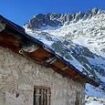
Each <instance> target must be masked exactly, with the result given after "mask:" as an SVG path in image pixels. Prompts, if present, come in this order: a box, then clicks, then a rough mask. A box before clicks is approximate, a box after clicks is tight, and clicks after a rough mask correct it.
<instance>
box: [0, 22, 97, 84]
mask: <svg viewBox="0 0 105 105" xmlns="http://www.w3.org/2000/svg"><path fill="white" fill-rule="evenodd" d="M3 23H5V21H3ZM30 42H31V43H33V44H34V45H37V47H38V48H37V49H36V50H35V51H33V52H26V51H24V50H23V46H24V45H27V44H28V43H30ZM0 46H2V47H4V48H8V49H10V50H12V51H13V52H15V53H17V54H19V55H21V56H26V57H30V58H31V59H33V60H34V61H35V62H36V63H38V64H40V65H43V66H45V67H47V68H52V69H53V70H54V71H55V72H57V73H60V74H61V75H62V76H63V77H68V78H70V79H73V80H74V81H78V82H82V83H89V84H92V85H94V86H98V85H99V84H98V83H97V82H95V81H94V80H92V79H90V78H89V77H87V76H85V75H83V74H82V73H80V72H79V71H78V70H77V69H76V68H75V67H73V66H72V65H70V64H68V63H67V62H64V60H63V59H62V58H60V57H59V56H56V55H55V54H54V53H53V52H52V51H49V50H47V49H45V48H44V46H43V44H42V43H41V42H39V41H38V40H37V39H36V40H34V39H33V38H32V37H30V36H29V35H27V34H26V33H25V32H24V30H22V31H18V29H15V28H14V25H11V24H10V23H9V22H7V23H6V27H5V29H4V30H3V31H2V32H0Z"/></svg>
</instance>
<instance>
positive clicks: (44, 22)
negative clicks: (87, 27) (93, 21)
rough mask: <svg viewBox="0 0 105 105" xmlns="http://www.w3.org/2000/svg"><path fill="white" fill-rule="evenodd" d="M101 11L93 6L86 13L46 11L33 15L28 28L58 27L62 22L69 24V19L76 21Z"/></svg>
mask: <svg viewBox="0 0 105 105" xmlns="http://www.w3.org/2000/svg"><path fill="white" fill-rule="evenodd" d="M101 13H103V11H102V10H100V9H97V8H94V9H92V10H89V11H87V12H86V13H83V12H78V13H74V14H62V13H58V14H57V13H48V14H38V15H35V16H34V17H33V18H32V19H31V20H30V21H29V22H28V26H27V27H28V28H31V29H40V28H41V27H46V26H50V27H58V26H63V25H64V24H70V22H71V21H73V22H77V21H79V20H81V19H83V20H86V19H87V18H91V17H92V16H95V15H98V14H101Z"/></svg>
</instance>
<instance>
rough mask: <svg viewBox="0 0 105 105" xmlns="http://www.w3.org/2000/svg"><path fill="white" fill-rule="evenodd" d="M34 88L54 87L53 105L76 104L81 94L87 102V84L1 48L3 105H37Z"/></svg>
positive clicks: (0, 79)
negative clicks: (34, 103)
mask: <svg viewBox="0 0 105 105" xmlns="http://www.w3.org/2000/svg"><path fill="white" fill-rule="evenodd" d="M34 86H46V87H50V88H51V105H75V100H76V93H77V92H78V93H80V95H79V99H80V104H79V105H82V103H81V101H82V100H83V99H84V98H83V97H84V84H80V83H77V82H74V81H73V80H70V79H68V78H66V77H62V76H61V75H60V74H58V73H56V72H54V71H53V70H52V69H49V68H46V67H43V66H41V65H38V64H35V63H34V61H33V60H31V59H29V58H26V57H22V56H20V55H17V54H15V53H13V52H11V51H10V50H8V49H4V48H2V47H0V105H33V91H34ZM17 95H19V96H18V97H17Z"/></svg>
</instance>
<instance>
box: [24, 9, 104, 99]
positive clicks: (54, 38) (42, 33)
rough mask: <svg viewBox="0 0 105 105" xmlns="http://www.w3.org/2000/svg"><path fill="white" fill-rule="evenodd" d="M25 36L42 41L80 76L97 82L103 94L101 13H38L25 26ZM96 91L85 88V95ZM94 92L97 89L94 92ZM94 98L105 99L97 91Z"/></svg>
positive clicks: (91, 88) (97, 11) (94, 11)
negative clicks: (79, 73) (82, 75)
mask: <svg viewBox="0 0 105 105" xmlns="http://www.w3.org/2000/svg"><path fill="white" fill-rule="evenodd" d="M25 30H26V32H27V33H28V34H30V35H32V36H34V37H35V38H38V39H39V40H41V41H43V42H44V43H45V44H46V45H47V46H49V47H50V48H52V49H53V50H54V51H56V52H57V54H59V55H60V56H62V57H64V59H65V60H67V61H68V62H70V63H71V64H72V65H74V66H75V67H76V68H77V69H79V70H80V71H81V72H83V73H84V74H86V75H88V76H90V77H91V78H93V79H95V80H97V81H99V82H100V88H101V89H103V90H104V91H105V88H104V87H105V11H104V10H100V9H96V8H94V9H92V10H89V11H87V12H86V13H83V12H79V13H74V14H56V13H49V14H39V15H36V16H34V17H33V18H32V19H31V20H30V21H29V22H28V24H26V25H25ZM91 90H93V91H94V90H97V89H95V88H93V87H91V86H89V85H87V86H86V92H87V94H89V95H93V93H92V92H91ZM97 91H98V90H97ZM101 93H102V94H100V92H99V93H98V92H97V93H96V94H95V96H98V97H99V96H100V97H105V93H103V92H102V91H101Z"/></svg>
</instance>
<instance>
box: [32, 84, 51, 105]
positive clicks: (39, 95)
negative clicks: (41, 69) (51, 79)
mask: <svg viewBox="0 0 105 105" xmlns="http://www.w3.org/2000/svg"><path fill="white" fill-rule="evenodd" d="M33 102H34V104H33V105H50V104H51V90H50V88H47V87H40V86H35V87H34V99H33Z"/></svg>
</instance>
